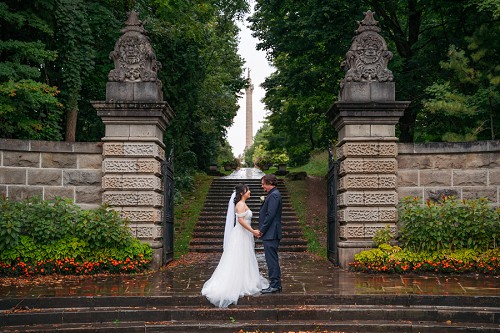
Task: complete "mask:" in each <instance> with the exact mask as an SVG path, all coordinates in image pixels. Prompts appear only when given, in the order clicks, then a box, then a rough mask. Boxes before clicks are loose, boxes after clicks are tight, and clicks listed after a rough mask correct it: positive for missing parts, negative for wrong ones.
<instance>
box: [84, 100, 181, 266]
mask: <svg viewBox="0 0 500 333" xmlns="http://www.w3.org/2000/svg"><path fill="white" fill-rule="evenodd" d="M93 106H94V108H95V109H96V110H97V114H98V115H99V116H100V117H101V118H102V121H103V122H104V124H105V125H106V136H105V137H104V138H103V139H102V141H103V162H102V172H103V177H102V189H103V197H102V198H103V203H105V204H107V205H109V206H110V207H111V208H113V209H115V210H117V211H119V213H120V215H121V216H122V217H123V218H126V219H128V220H129V221H130V228H131V230H132V234H133V235H134V236H135V237H137V238H138V239H140V240H143V241H147V242H148V243H150V244H151V246H152V247H153V249H154V258H153V267H152V268H154V269H155V268H158V267H159V266H160V265H161V264H162V251H163V226H162V221H163V219H162V217H163V194H164V190H165V189H164V188H163V182H162V175H161V161H163V160H164V159H165V146H164V144H163V133H164V132H165V129H166V127H167V125H168V123H169V122H170V120H171V119H172V117H173V112H172V110H171V108H170V107H169V106H168V104H167V103H166V102H156V103H138V102H128V103H125V102H123V103H113V102H94V103H93Z"/></svg>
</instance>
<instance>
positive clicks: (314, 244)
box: [285, 180, 326, 258]
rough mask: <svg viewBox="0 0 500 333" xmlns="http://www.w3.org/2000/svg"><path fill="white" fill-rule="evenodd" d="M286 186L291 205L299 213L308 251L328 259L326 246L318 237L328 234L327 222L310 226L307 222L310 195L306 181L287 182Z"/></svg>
mask: <svg viewBox="0 0 500 333" xmlns="http://www.w3.org/2000/svg"><path fill="white" fill-rule="evenodd" d="M285 184H286V188H287V190H288V194H289V195H290V200H291V204H292V206H293V208H294V209H295V212H296V213H297V217H298V219H299V223H300V226H301V227H302V232H303V233H304V237H305V239H306V241H307V250H308V251H309V252H311V253H314V254H316V255H318V256H320V257H323V258H326V244H321V242H320V241H319V237H318V236H319V235H320V233H326V221H325V222H324V223H321V222H320V221H317V220H316V221H314V223H311V224H310V225H309V224H308V223H307V220H306V215H307V210H306V204H305V202H306V198H307V195H308V191H307V184H306V181H305V180H295V181H287V182H286V183H285ZM325 201H326V198H325ZM314 218H315V219H319V218H320V217H318V216H316V217H314ZM325 219H326V217H325ZM318 222H319V223H318Z"/></svg>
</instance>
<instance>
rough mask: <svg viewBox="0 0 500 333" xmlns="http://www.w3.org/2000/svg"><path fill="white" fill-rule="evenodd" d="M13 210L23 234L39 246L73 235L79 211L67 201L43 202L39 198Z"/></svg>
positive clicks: (33, 198) (20, 204)
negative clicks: (21, 225)
mask: <svg viewBox="0 0 500 333" xmlns="http://www.w3.org/2000/svg"><path fill="white" fill-rule="evenodd" d="M15 210H16V213H17V214H18V218H19V219H20V221H22V224H23V233H24V234H26V235H28V236H30V237H32V238H33V239H34V240H35V242H37V243H40V244H49V243H51V242H53V241H57V240H59V239H61V238H63V237H65V236H67V235H74V234H75V222H76V219H77V218H78V214H79V212H80V211H81V210H80V208H79V207H78V206H75V205H73V204H72V203H71V201H70V200H68V199H62V198H55V199H54V200H47V201H44V200H42V199H41V198H39V197H31V198H28V199H26V200H24V201H22V202H20V203H19V204H17V205H16V207H15Z"/></svg>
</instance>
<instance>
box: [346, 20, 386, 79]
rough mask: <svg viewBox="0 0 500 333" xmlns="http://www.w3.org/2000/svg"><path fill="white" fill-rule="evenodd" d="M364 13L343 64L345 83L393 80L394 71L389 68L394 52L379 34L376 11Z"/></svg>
mask: <svg viewBox="0 0 500 333" xmlns="http://www.w3.org/2000/svg"><path fill="white" fill-rule="evenodd" d="M364 14H365V15H366V16H365V18H364V19H363V21H361V22H359V21H358V24H359V27H358V29H357V30H356V34H357V36H355V37H354V38H353V42H352V45H351V48H350V49H349V51H348V52H347V53H346V57H345V60H344V61H343V62H342V64H341V67H342V68H344V70H345V71H346V75H345V78H344V83H345V82H374V81H375V82H388V81H393V80H394V77H393V75H392V72H391V71H390V70H389V69H387V64H388V62H389V60H391V59H392V52H390V51H389V50H387V43H386V42H385V40H384V38H382V36H380V35H379V32H380V28H379V27H378V21H376V20H375V18H374V17H373V15H374V14H375V13H374V12H372V11H370V10H369V11H367V12H366V13H364Z"/></svg>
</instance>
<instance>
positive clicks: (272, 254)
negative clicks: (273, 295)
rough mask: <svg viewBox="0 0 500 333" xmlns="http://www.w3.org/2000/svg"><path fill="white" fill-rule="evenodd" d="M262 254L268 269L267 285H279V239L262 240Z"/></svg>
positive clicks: (274, 286)
mask: <svg viewBox="0 0 500 333" xmlns="http://www.w3.org/2000/svg"><path fill="white" fill-rule="evenodd" d="M262 243H263V245H264V255H265V256H266V263H267V269H268V271H269V285H270V286H271V287H272V288H279V287H281V268H280V264H279V258H278V246H279V245H280V240H279V239H272V240H263V241H262Z"/></svg>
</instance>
